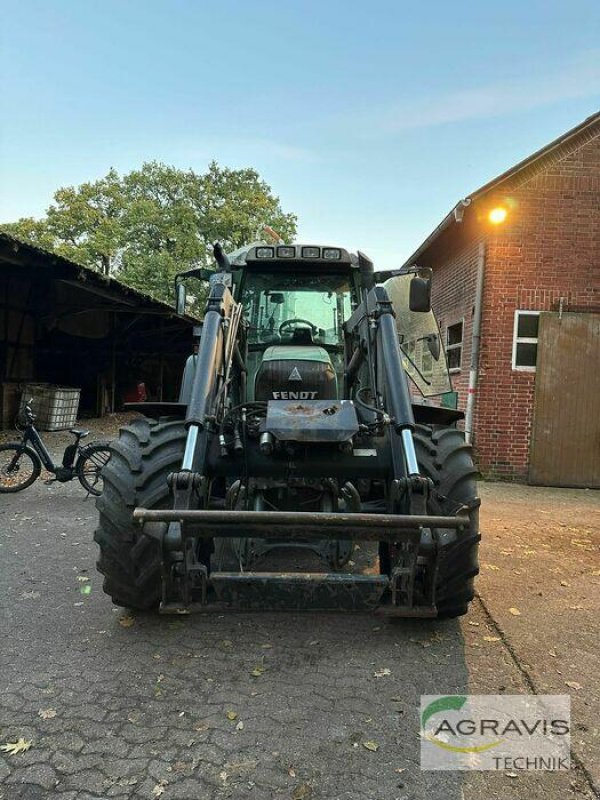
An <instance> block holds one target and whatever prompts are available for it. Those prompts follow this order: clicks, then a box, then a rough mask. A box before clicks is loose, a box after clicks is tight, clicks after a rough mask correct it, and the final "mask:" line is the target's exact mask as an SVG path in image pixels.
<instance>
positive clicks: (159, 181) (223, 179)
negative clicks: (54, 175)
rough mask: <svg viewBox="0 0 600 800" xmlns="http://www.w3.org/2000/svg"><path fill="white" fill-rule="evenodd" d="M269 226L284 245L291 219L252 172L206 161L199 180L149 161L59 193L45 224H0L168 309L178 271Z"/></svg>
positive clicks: (31, 221)
mask: <svg viewBox="0 0 600 800" xmlns="http://www.w3.org/2000/svg"><path fill="white" fill-rule="evenodd" d="M264 224H269V225H271V226H272V227H273V228H275V230H277V231H278V232H279V233H280V234H281V236H282V238H283V239H284V240H286V241H290V240H292V239H293V237H294V236H295V233H296V216H295V215H294V214H286V213H284V212H283V210H282V208H281V205H280V202H279V198H277V197H275V196H274V195H273V194H272V192H271V188H270V187H269V186H268V185H267V184H266V183H265V182H264V181H263V180H261V178H260V176H259V174H258V173H257V172H256V170H254V169H240V170H231V169H227V168H223V167H220V166H219V165H218V164H217V163H215V162H212V163H211V164H210V165H209V168H208V170H207V172H206V173H205V174H202V175H199V174H197V173H195V172H194V171H193V170H179V169H176V168H175V167H170V166H167V165H166V164H161V163H159V162H156V161H152V162H148V163H145V164H143V165H142V167H141V168H140V169H139V170H133V171H132V172H129V173H128V174H127V175H123V176H120V175H119V174H118V173H117V172H116V171H115V170H113V169H111V170H110V171H109V173H108V174H107V175H106V176H105V177H103V178H100V180H97V181H95V182H93V183H82V184H81V185H80V186H77V187H73V186H69V187H65V188H62V189H58V191H57V192H56V193H55V195H54V203H53V204H51V205H50V206H49V208H48V210H47V212H46V215H45V217H44V218H42V219H40V220H35V219H32V218H31V217H25V218H22V219H19V220H17V222H14V223H10V224H5V225H2V226H1V227H2V229H3V230H5V231H7V232H8V233H11V234H12V235H14V236H15V237H17V238H19V239H22V240H24V241H27V242H29V243H31V244H33V245H36V246H38V247H42V248H44V249H47V250H52V251H54V252H56V253H58V254H59V255H62V256H65V257H66V258H69V259H72V260H73V261H76V262H78V263H80V264H84V265H85V266H89V267H93V268H94V269H97V270H98V271H100V272H102V273H103V274H104V275H111V276H113V277H118V278H119V279H120V280H123V281H124V282H126V283H128V284H129V285H131V286H134V287H136V288H139V289H141V290H142V291H144V292H147V293H149V294H152V295H153V296H155V297H158V298H160V299H163V300H167V301H168V302H171V301H172V288H173V278H174V275H175V274H176V273H177V272H182V271H184V270H186V269H190V268H191V267H192V266H199V265H200V266H208V265H209V264H210V263H211V262H212V244H213V243H214V242H215V241H220V242H221V243H222V244H223V246H224V248H225V250H226V251H227V250H233V249H236V248H238V247H241V246H242V245H244V244H246V243H247V242H249V241H252V240H253V239H255V238H257V231H259V230H260V228H261V226H262V225H264Z"/></svg>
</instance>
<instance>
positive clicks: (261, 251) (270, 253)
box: [256, 247, 275, 258]
mask: <svg viewBox="0 0 600 800" xmlns="http://www.w3.org/2000/svg"><path fill="white" fill-rule="evenodd" d="M256 257H257V258H274V257H275V248H274V247H257V248H256Z"/></svg>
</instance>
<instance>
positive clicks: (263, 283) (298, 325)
mask: <svg viewBox="0 0 600 800" xmlns="http://www.w3.org/2000/svg"><path fill="white" fill-rule="evenodd" d="M241 302H242V304H243V306H244V317H245V319H246V322H247V323H248V326H249V328H248V341H249V342H250V343H260V344H277V343H284V344H310V343H314V344H321V345H333V346H335V345H341V344H342V343H343V331H342V325H343V324H344V322H345V320H347V319H348V317H349V316H350V315H351V313H352V303H351V292H350V282H349V280H348V278H347V276H345V275H335V274H334V275H331V274H329V275H323V274H320V275H307V274H305V273H301V274H298V275H294V274H291V273H287V274H286V273H281V272H278V273H271V274H264V273H261V274H260V275H254V274H252V273H249V274H248V275H247V277H246V282H245V285H244V289H243V292H242V297H241Z"/></svg>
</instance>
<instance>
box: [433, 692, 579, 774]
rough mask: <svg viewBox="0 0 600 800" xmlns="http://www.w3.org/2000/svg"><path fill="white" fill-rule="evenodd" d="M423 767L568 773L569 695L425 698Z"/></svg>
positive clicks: (435, 696) (437, 696)
mask: <svg viewBox="0 0 600 800" xmlns="http://www.w3.org/2000/svg"><path fill="white" fill-rule="evenodd" d="M420 721H421V768H422V769H428V770H437V769H443V770H469V769H478V770H568V769H569V767H570V762H569V754H570V697H569V696H568V695H424V696H422V697H421V719H420Z"/></svg>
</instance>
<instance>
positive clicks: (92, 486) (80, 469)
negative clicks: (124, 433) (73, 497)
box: [77, 442, 111, 497]
mask: <svg viewBox="0 0 600 800" xmlns="http://www.w3.org/2000/svg"><path fill="white" fill-rule="evenodd" d="M110 456H111V452H110V445H109V444H108V442H93V443H92V444H88V445H86V446H85V447H82V448H81V450H80V451H79V458H78V459H77V477H78V478H79V483H80V484H81V485H82V486H83V488H84V489H85V490H86V491H87V492H89V493H90V494H93V495H96V497H99V496H100V495H101V494H102V489H103V488H104V480H103V479H102V467H104V465H105V464H107V463H108V461H109V459H110Z"/></svg>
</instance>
